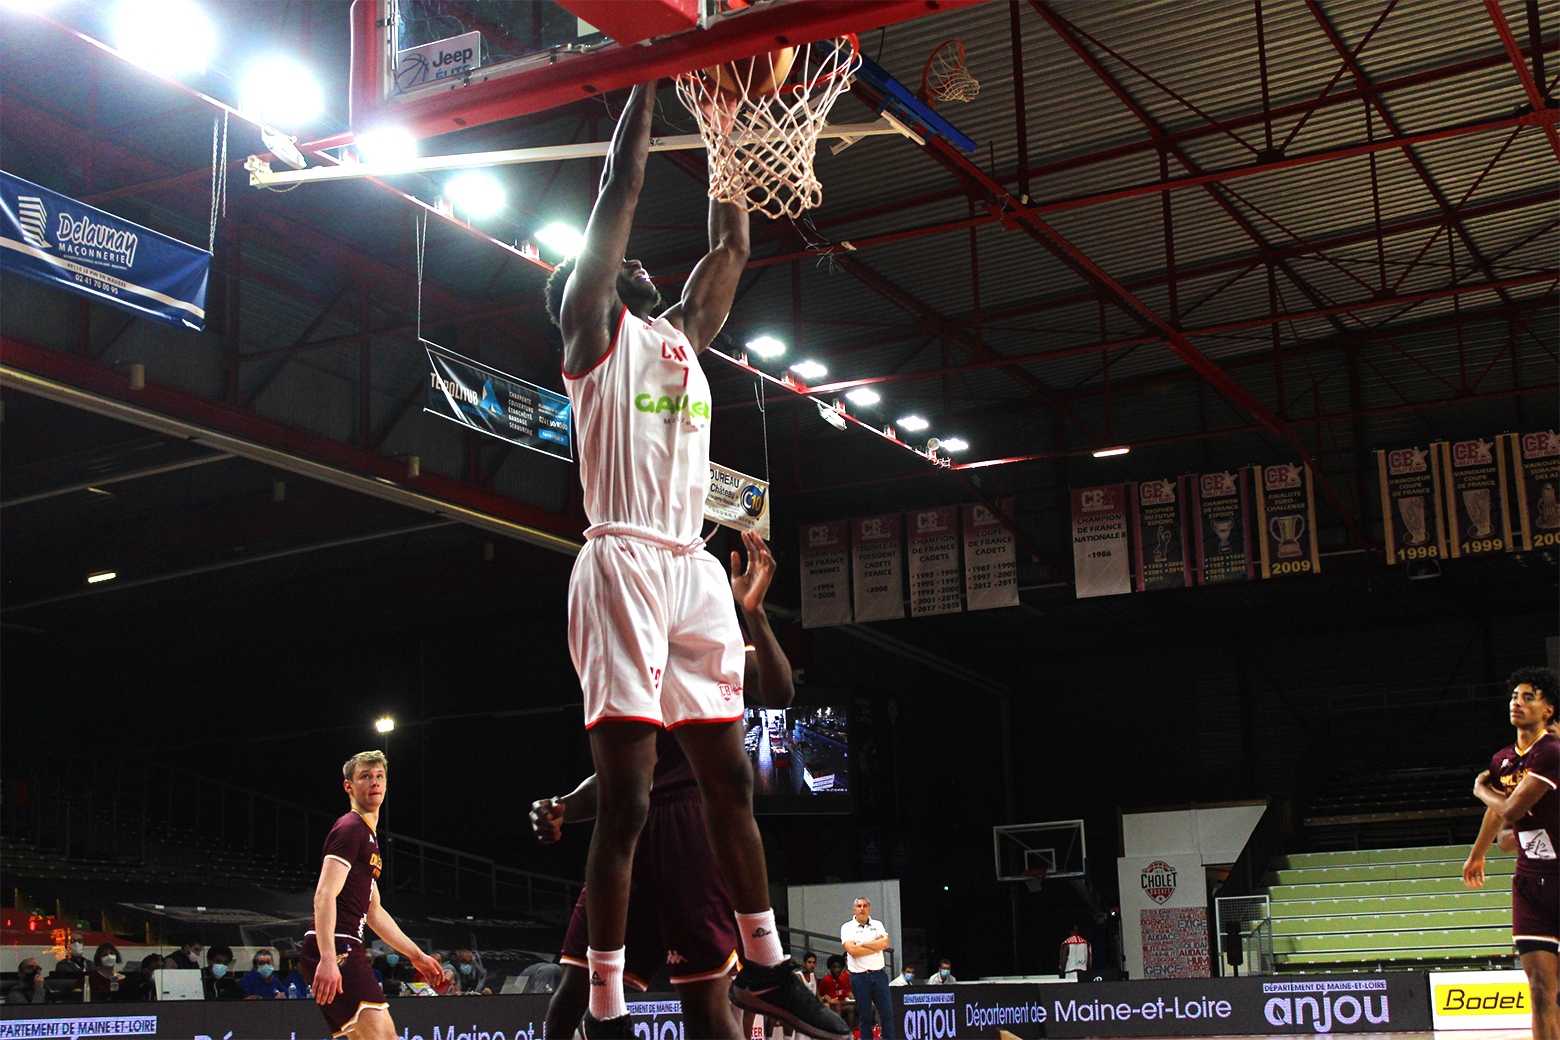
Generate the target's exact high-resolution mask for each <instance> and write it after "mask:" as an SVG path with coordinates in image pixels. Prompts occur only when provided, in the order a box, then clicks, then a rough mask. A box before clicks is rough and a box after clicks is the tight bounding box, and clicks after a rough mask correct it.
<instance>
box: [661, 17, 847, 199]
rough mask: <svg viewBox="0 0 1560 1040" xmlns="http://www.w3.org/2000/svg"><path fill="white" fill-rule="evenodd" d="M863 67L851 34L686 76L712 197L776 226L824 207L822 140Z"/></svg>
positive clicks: (680, 81) (685, 96)
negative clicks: (817, 162) (818, 168)
mask: <svg viewBox="0 0 1560 1040" xmlns="http://www.w3.org/2000/svg"><path fill="white" fill-rule="evenodd" d="M859 64H860V57H859V46H858V44H857V42H856V37H855V36H854V35H851V36H843V37H840V38H838V39H834V40H825V41H821V42H819V43H812V44H808V45H806V46H802V47H786V48H783V49H781V50H777V51H770V52H769V53H767V54H760V55H758V56H756V57H752V58H743V59H740V60H737V61H729V62H726V63H724V64H721V65H716V66H712V67H710V68H705V69H698V70H695V71H693V72H689V73H685V74H683V75H681V76H678V77H677V96H678V97H679V98H680V99H681V100H682V103H683V105H684V106H685V107H686V108H687V109H688V111H689V112H690V113H692V115H693V117H694V119H695V120H696V121H697V122H698V124H699V136H700V137H702V138H703V139H704V146H705V148H706V149H707V150H708V152H709V172H710V198H712V199H716V200H717V201H720V202H730V203H733V204H735V205H739V206H741V207H742V208H744V209H746V210H748V211H749V212H750V213H762V214H764V215H765V216H768V217H771V218H774V219H776V220H778V219H780V218H781V217H787V216H790V217H795V216H800V215H801V214H802V212H803V211H805V210H809V209H812V208H814V207H815V206H817V205H818V204H819V203H821V202H822V201H823V186H822V184H820V183H819V181H818V178H817V175H816V174H815V173H814V172H813V158H814V156H815V155H816V153H817V150H818V135H819V134H820V133H821V132H822V130H823V128H824V126H825V124H826V120H827V118H828V114H829V110H830V109H831V108H833V107H834V102H835V101H836V100H837V99H838V98H839V96H840V95H841V94H842V93H844V92H845V91H846V90H847V89H849V85H850V77H851V74H852V73H854V72H855V71H856V68H857V67H858V66H859Z"/></svg>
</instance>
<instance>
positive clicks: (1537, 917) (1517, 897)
mask: <svg viewBox="0 0 1560 1040" xmlns="http://www.w3.org/2000/svg"><path fill="white" fill-rule="evenodd" d="M1511 938H1512V941H1513V942H1518V943H1522V942H1537V943H1540V944H1543V943H1550V944H1555V943H1557V942H1560V874H1542V875H1540V874H1515V875H1513V876H1512V878H1511ZM1548 948H1550V949H1553V948H1554V947H1553V945H1551V946H1550V947H1548Z"/></svg>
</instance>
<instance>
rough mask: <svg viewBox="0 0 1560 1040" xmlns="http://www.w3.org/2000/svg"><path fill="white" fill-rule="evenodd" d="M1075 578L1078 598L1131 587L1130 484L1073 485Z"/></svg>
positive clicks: (1126, 589)
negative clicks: (1129, 553) (1080, 486)
mask: <svg viewBox="0 0 1560 1040" xmlns="http://www.w3.org/2000/svg"><path fill="white" fill-rule="evenodd" d="M1070 494H1071V496H1072V542H1073V581H1074V584H1075V586H1076V588H1077V592H1078V598H1079V599H1086V598H1088V597H1090V596H1116V595H1120V594H1121V593H1123V592H1131V591H1132V567H1131V559H1130V557H1129V555H1128V552H1127V485H1125V484H1106V485H1105V486H1103V487H1091V488H1073V489H1072V491H1071V493H1070Z"/></svg>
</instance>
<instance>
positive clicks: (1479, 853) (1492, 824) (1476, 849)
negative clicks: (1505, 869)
mask: <svg viewBox="0 0 1560 1040" xmlns="http://www.w3.org/2000/svg"><path fill="white" fill-rule="evenodd" d="M1500 829H1501V818H1500V813H1498V812H1496V811H1495V810H1494V809H1491V808H1490V807H1488V806H1485V808H1484V821H1483V822H1482V823H1480V824H1479V836H1478V837H1477V838H1475V839H1474V840H1473V849H1472V851H1470V852H1469V853H1468V861H1467V862H1466V863H1464V864H1463V884H1465V885H1467V886H1468V887H1469V888H1483V887H1484V854H1485V853H1486V852H1488V851H1489V848H1490V845H1491V844H1493V843H1494V842H1495V840H1496V838H1497V836H1498V835H1499V834H1500Z"/></svg>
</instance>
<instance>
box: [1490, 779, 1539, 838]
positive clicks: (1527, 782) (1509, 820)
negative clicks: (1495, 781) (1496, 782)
mask: <svg viewBox="0 0 1560 1040" xmlns="http://www.w3.org/2000/svg"><path fill="white" fill-rule="evenodd" d="M1485 790H1486V791H1488V792H1489V796H1488V798H1486V799H1481V800H1483V801H1484V804H1485V805H1487V806H1489V807H1490V808H1492V809H1496V810H1497V811H1498V812H1499V813H1500V814H1501V819H1502V820H1503V821H1504V823H1505V825H1506V826H1508V827H1510V826H1512V825H1513V824H1516V823H1519V822H1521V821H1522V820H1523V818H1525V817H1526V816H1527V814H1528V813H1529V812H1531V811H1532V809H1533V806H1535V805H1537V804H1538V800H1539V799H1540V798H1542V797H1544V795H1546V794H1548V793H1549V792H1550V791H1552V790H1554V788H1552V787H1550V786H1549V784H1548V783H1547V782H1545V781H1544V780H1543V779H1541V778H1539V777H1537V776H1534V775H1533V774H1531V773H1529V774H1528V775H1527V776H1525V777H1523V778H1522V782H1521V783H1520V784H1518V785H1517V789H1516V790H1515V791H1512V792H1511V794H1510V796H1508V797H1506V798H1502V797H1501V795H1500V792H1499V791H1496V790H1495V789H1494V788H1493V787H1490V786H1489V785H1488V784H1486V785H1485Z"/></svg>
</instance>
